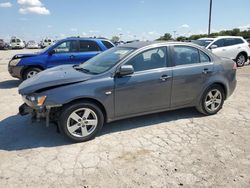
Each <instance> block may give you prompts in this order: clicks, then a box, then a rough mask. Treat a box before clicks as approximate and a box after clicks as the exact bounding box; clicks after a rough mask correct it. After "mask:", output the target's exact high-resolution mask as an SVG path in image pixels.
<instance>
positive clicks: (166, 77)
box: [160, 75, 171, 81]
mask: <svg viewBox="0 0 250 188" xmlns="http://www.w3.org/2000/svg"><path fill="white" fill-rule="evenodd" d="M170 77H171V76H168V75H162V76H161V78H160V80H161V81H166V80H167V79H169V78H170Z"/></svg>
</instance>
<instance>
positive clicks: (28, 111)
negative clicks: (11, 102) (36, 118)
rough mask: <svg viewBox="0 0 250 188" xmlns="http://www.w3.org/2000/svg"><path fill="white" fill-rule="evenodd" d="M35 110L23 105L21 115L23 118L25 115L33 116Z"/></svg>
mask: <svg viewBox="0 0 250 188" xmlns="http://www.w3.org/2000/svg"><path fill="white" fill-rule="evenodd" d="M33 111H34V110H33V109H32V108H31V107H29V106H28V105H27V104H25V103H24V104H22V105H21V106H20V107H19V114H20V115H21V116H25V115H28V114H32V113H33Z"/></svg>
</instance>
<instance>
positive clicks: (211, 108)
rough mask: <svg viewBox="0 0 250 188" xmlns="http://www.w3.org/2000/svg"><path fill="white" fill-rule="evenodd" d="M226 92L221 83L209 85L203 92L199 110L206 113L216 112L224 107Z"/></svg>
mask: <svg viewBox="0 0 250 188" xmlns="http://www.w3.org/2000/svg"><path fill="white" fill-rule="evenodd" d="M224 100H225V92H224V90H223V88H222V87H221V86H219V85H213V86H211V87H209V88H208V89H207V90H206V91H205V92H204V94H203V96H202V98H201V101H200V103H199V105H198V106H197V107H196V108H197V110H198V111H199V112H201V113H203V114H205V115H213V114H216V113H217V112H218V111H220V109H221V108H222V106H223V104H224Z"/></svg>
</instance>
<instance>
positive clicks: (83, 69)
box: [74, 65, 90, 72]
mask: <svg viewBox="0 0 250 188" xmlns="http://www.w3.org/2000/svg"><path fill="white" fill-rule="evenodd" d="M74 69H76V70H79V71H82V72H90V70H88V69H85V68H82V67H80V66H79V65H75V66H74Z"/></svg>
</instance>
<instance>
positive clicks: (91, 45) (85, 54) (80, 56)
mask: <svg viewBox="0 0 250 188" xmlns="http://www.w3.org/2000/svg"><path fill="white" fill-rule="evenodd" d="M102 51H103V49H101V47H100V46H99V45H98V44H97V42H96V41H93V40H79V53H77V54H76V57H75V61H76V62H77V63H78V64H80V63H84V62H85V61H87V60H89V59H90V58H92V57H94V56H96V55H97V54H99V53H101V52H102Z"/></svg>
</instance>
